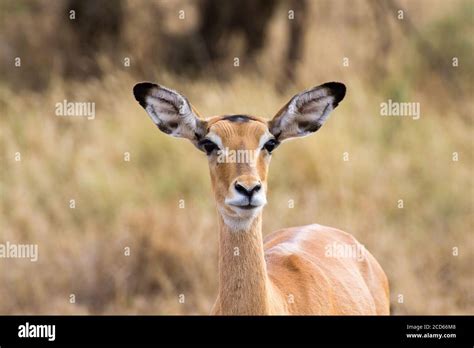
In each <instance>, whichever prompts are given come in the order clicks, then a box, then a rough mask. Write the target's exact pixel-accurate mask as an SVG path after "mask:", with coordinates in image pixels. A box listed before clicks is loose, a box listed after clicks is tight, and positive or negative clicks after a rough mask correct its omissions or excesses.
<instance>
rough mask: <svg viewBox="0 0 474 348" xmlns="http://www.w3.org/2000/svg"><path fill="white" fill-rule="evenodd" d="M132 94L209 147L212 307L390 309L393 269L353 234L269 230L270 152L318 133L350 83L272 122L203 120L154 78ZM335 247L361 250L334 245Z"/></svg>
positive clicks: (168, 128)
mask: <svg viewBox="0 0 474 348" xmlns="http://www.w3.org/2000/svg"><path fill="white" fill-rule="evenodd" d="M133 93H134V95H135V99H136V100H137V101H138V102H139V103H140V105H141V106H142V107H143V108H144V109H145V110H146V111H147V113H148V115H149V116H150V117H151V119H152V120H153V122H154V123H155V125H156V126H157V127H158V128H159V129H160V130H161V131H163V132H164V133H166V134H169V135H172V136H175V137H181V138H186V139H188V140H190V141H191V142H192V143H193V144H194V145H195V146H196V147H197V148H198V149H199V150H201V151H203V152H204V153H205V154H206V155H207V159H208V163H209V169H210V176H211V182H212V188H213V192H214V196H215V200H216V205H217V211H218V226H219V267H218V269H219V289H218V295H217V300H216V302H215V304H214V307H213V308H212V313H213V314H223V315H260V314H335V315H338V314H339V315H341V314H342V315H344V314H389V288H388V281H387V277H386V275H385V273H384V271H383V270H382V268H381V267H380V265H379V264H378V262H377V261H376V260H375V258H374V257H373V256H372V255H371V254H370V253H369V252H368V251H367V250H366V249H365V248H364V247H363V246H362V244H360V243H359V242H358V241H357V240H356V239H355V238H354V237H353V236H352V235H350V234H348V233H346V232H343V231H340V230H337V229H335V228H331V227H326V226H321V225H317V224H314V225H308V226H302V227H293V228H285V229H281V230H279V231H276V232H273V233H272V234H270V235H268V236H267V237H266V238H265V239H264V240H263V238H262V210H263V207H264V206H265V204H266V202H267V201H266V192H267V173H268V166H269V164H270V159H271V156H272V152H273V151H274V150H275V149H276V148H277V147H278V145H279V144H280V143H282V142H284V141H286V140H288V139H291V138H295V137H302V136H306V135H309V134H311V133H313V132H316V131H317V130H318V129H319V128H320V127H321V126H322V125H323V123H324V122H325V121H326V119H327V118H328V116H329V114H330V112H331V111H332V110H333V109H334V108H335V107H336V106H337V105H338V103H339V102H340V101H341V100H342V99H343V98H344V96H345V93H346V87H345V86H344V85H343V84H342V83H337V82H329V83H325V84H323V85H320V86H317V87H314V88H311V89H308V90H306V91H304V92H301V93H299V94H297V95H295V96H294V97H293V98H292V99H291V100H290V101H289V102H288V103H287V104H286V105H285V106H284V107H283V108H282V109H281V110H280V111H279V112H278V113H277V114H276V116H275V117H274V118H273V119H272V120H270V121H267V120H265V119H263V118H259V117H255V116H248V115H230V116H214V117H210V118H206V119H203V118H201V117H199V116H198V114H197V112H196V111H195V109H194V108H193V107H192V106H191V104H190V103H189V102H188V100H187V99H186V98H185V97H184V96H182V95H181V94H179V93H178V92H176V91H174V90H171V89H168V88H165V87H162V86H160V85H157V84H153V83H149V82H144V83H139V84H137V85H135V87H134V88H133ZM229 150H237V151H238V150H248V151H252V152H253V153H254V154H255V155H253V157H254V159H253V161H251V163H250V161H249V163H245V161H244V162H242V161H222V160H218V158H222V156H221V155H222V153H223V152H227V151H229ZM302 185H304V184H303V183H302ZM337 246H339V247H341V250H358V251H360V252H362V256H363V257H360V255H358V257H354V256H353V255H349V254H348V255H345V254H342V255H340V253H337V252H335V253H331V252H329V253H328V248H334V247H337ZM359 254H360V253H359Z"/></svg>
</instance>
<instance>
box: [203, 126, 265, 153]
mask: <svg viewBox="0 0 474 348" xmlns="http://www.w3.org/2000/svg"><path fill="white" fill-rule="evenodd" d="M252 123H254V122H249V123H243V124H242V123H237V124H235V123H231V122H219V123H218V124H217V123H216V124H214V125H212V126H211V127H210V129H209V132H208V133H207V135H206V137H207V138H208V139H209V140H211V141H212V142H214V143H215V144H216V145H218V146H219V147H220V148H225V147H229V148H241V147H245V148H260V147H262V146H263V144H264V143H265V142H266V141H268V139H270V138H271V137H272V135H271V134H270V132H269V131H268V128H267V127H266V126H265V125H263V124H257V123H256V122H255V123H254V124H252Z"/></svg>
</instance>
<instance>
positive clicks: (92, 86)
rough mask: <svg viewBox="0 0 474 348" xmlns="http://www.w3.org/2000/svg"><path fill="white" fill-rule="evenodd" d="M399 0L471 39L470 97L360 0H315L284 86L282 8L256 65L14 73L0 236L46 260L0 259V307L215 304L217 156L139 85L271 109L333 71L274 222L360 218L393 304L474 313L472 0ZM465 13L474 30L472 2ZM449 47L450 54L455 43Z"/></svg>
mask: <svg viewBox="0 0 474 348" xmlns="http://www.w3.org/2000/svg"><path fill="white" fill-rule="evenodd" d="M402 4H403V5H404V6H405V8H406V10H407V13H408V14H409V15H410V16H412V18H416V23H417V26H418V27H419V28H420V31H421V33H422V35H426V37H427V38H428V39H429V40H432V42H433V43H434V44H436V45H440V47H443V46H442V45H443V44H446V42H445V41H441V42H438V41H436V40H437V38H439V37H441V36H440V35H441V34H439V32H440V30H441V33H443V34H445V33H446V30H452V33H453V36H449V37H450V40H451V41H453V42H454V43H453V42H451V43H450V45H451V46H452V47H457V46H455V43H456V42H458V41H459V42H461V43H460V44H459V45H460V46H459V47H463V48H464V51H463V52H465V53H463V54H465V55H464V56H462V57H461V59H460V66H459V67H458V68H452V72H451V73H452V74H453V76H454V79H455V80H456V81H457V83H459V84H460V85H461V86H462V88H463V90H464V91H465V92H466V94H465V95H464V96H463V95H453V94H452V93H451V92H450V91H449V87H448V86H446V82H445V81H443V79H442V78H441V77H440V76H438V75H437V74H436V73H434V72H433V71H431V70H430V69H429V68H428V67H427V65H428V64H427V62H426V59H428V57H423V56H421V55H420V53H419V51H418V50H417V48H416V43H414V42H413V40H412V39H411V38H409V37H406V36H404V35H403V34H402V33H401V32H396V33H397V34H396V35H395V37H394V38H393V40H394V47H392V48H391V50H390V51H388V52H380V51H377V49H376V48H374V44H373V41H374V36H375V35H376V32H375V31H374V28H370V27H368V26H366V25H364V20H363V19H359V21H360V22H358V23H355V24H354V23H351V22H350V21H349V20H348V19H350V18H349V17H348V16H349V14H350V13H353V12H354V11H355V12H356V13H359V14H360V16H361V17H356V18H364V11H368V10H367V3H366V2H363V1H356V2H312V3H311V18H312V20H311V22H310V23H309V24H308V27H307V34H306V39H305V52H304V58H303V59H302V61H300V62H297V63H296V62H295V69H297V71H298V73H297V76H298V79H297V81H296V83H294V84H292V85H290V86H288V87H289V88H288V92H287V93H286V94H285V95H284V96H282V95H279V94H278V93H277V92H275V88H274V80H273V78H272V77H273V76H275V74H274V73H275V72H276V71H278V70H279V68H278V59H277V58H275V57H278V56H279V55H278V54H277V53H278V52H279V50H280V49H281V40H282V37H284V25H285V24H284V19H282V17H279V18H278V16H277V18H275V20H274V23H273V24H272V30H271V35H270V37H271V41H270V42H269V44H268V45H267V47H266V49H265V51H264V52H263V53H262V55H261V56H260V58H259V62H258V67H259V69H258V70H259V72H258V73H257V72H255V71H252V70H251V69H248V68H247V69H242V70H241V71H240V70H236V71H235V72H234V74H232V75H231V77H229V79H228V80H227V81H225V82H223V81H220V80H217V79H214V78H212V77H209V78H200V79H192V78H185V77H182V76H181V77H179V76H174V75H172V74H170V73H169V72H168V71H167V69H166V67H163V66H160V65H159V64H156V66H152V67H150V66H148V67H147V69H151V70H152V71H154V73H153V74H147V75H145V74H143V73H140V72H137V71H135V70H129V69H128V68H125V67H117V65H114V63H111V61H113V60H114V59H115V60H117V59H119V57H116V56H114V55H113V54H110V56H106V57H104V59H103V60H102V61H101V62H100V64H102V68H103V70H104V71H105V72H106V73H105V74H104V76H103V77H102V78H101V79H92V80H87V81H81V82H78V81H76V82H74V81H67V80H65V79H63V78H62V76H61V75H60V74H59V73H57V71H55V70H54V68H51V67H48V66H44V67H43V69H44V70H42V71H41V74H47V71H48V69H50V68H51V69H52V70H51V72H50V73H51V76H49V77H48V78H49V82H48V85H47V87H46V88H45V89H43V90H41V91H40V92H35V91H32V90H29V89H16V88H13V87H12V86H13V85H18V83H19V81H16V82H12V81H11V80H4V81H1V82H0V106H1V117H0V134H1V138H0V144H1V149H2V151H1V152H0V156H1V183H0V193H1V200H0V202H1V203H0V222H1V225H0V227H1V230H0V242H1V243H4V242H5V241H10V242H11V243H37V244H38V245H39V260H38V262H36V263H34V262H30V261H28V260H22V259H0V313H3V314H13V313H44V314H51V313H65V314H78V313H79V314H90V313H100V314H102V313H112V314H129V313H139V314H202V313H208V312H209V310H210V307H211V305H212V303H213V301H214V299H215V295H216V291H217V279H216V276H217V223H216V212H215V207H214V202H213V200H212V195H211V188H210V183H209V179H208V172H207V164H206V159H205V156H204V155H203V154H202V153H200V152H199V151H196V150H195V149H194V147H193V146H192V145H191V144H190V143H187V142H186V141H182V140H177V139H173V138H171V137H167V136H166V135H164V134H163V133H160V132H159V131H158V130H157V129H156V127H154V126H153V124H152V123H151V122H150V120H149V119H148V118H147V116H146V115H145V113H144V112H143V110H142V109H141V108H140V107H139V105H138V104H137V103H136V102H135V100H134V98H133V96H132V93H131V89H132V87H133V85H134V84H135V83H136V82H138V81H141V80H154V81H157V82H159V83H161V84H163V85H165V86H169V87H172V88H175V89H178V90H180V91H181V92H182V93H183V94H185V95H186V96H187V97H188V98H189V100H190V101H191V103H193V104H194V106H195V107H196V108H197V109H198V110H199V111H200V113H201V114H202V115H205V116H211V115H215V114H224V113H227V114H230V113H248V114H255V115H259V116H266V117H269V118H270V117H272V116H273V114H274V113H276V111H277V110H278V109H279V108H280V107H281V106H282V105H283V104H284V103H286V101H287V100H288V99H289V98H290V97H291V95H292V94H294V93H296V92H298V91H299V90H301V89H303V88H307V87H310V86H313V85H318V84H320V83H323V82H327V81H331V80H336V81H341V82H344V83H345V84H346V85H347V87H348V94H347V96H346V99H345V100H344V101H343V102H342V103H341V105H340V106H339V107H338V108H337V109H336V110H335V111H334V112H333V114H332V116H331V117H330V119H329V120H328V122H327V123H326V125H325V126H324V127H323V128H322V129H321V130H320V131H318V132H317V133H316V134H314V135H312V136H311V137H307V138H304V139H300V140H297V141H293V142H288V143H285V144H284V145H282V146H281V147H280V148H279V149H278V150H277V151H275V155H274V158H273V160H272V165H271V168H270V179H269V194H268V200H269V203H268V206H267V207H266V209H265V212H264V231H265V234H266V233H268V232H271V231H272V230H275V229H278V228H282V227H289V226H295V225H304V224H310V223H315V222H317V223H320V224H324V225H329V226H334V227H337V228H340V229H342V230H345V231H348V232H350V233H352V234H354V235H355V236H356V238H357V239H358V240H359V241H360V242H361V243H363V244H364V245H365V246H366V247H367V248H368V249H369V250H370V251H371V252H372V253H373V255H374V256H375V257H376V258H377V259H378V260H379V262H380V264H381V265H382V267H383V268H384V269H385V271H386V273H387V275H388V278H389V280H390V284H391V303H392V312H393V313H395V314H465V313H471V314H472V313H473V312H474V296H473V292H472V284H473V271H472V265H473V264H474V245H473V244H474V243H473V237H472V227H473V191H472V184H473V167H472V161H473V151H472V150H473V147H472V145H473V142H472V119H466V118H465V117H462V116H461V114H466V113H467V114H468V115H469V116H470V117H472V100H471V99H470V98H471V97H472V70H470V67H469V65H468V64H470V63H468V61H469V60H471V63H472V47H474V45H473V40H472V37H471V38H469V37H467V36H466V34H465V33H464V32H458V31H457V29H456V28H457V27H456V26H455V25H456V23H458V22H460V21H461V19H460V18H461V17H462V13H463V12H465V11H467V12H468V13H471V14H472V11H473V6H472V2H465V1H452V2H449V3H445V2H440V1H435V2H431V1H415V2H411V1H410V2H402ZM45 6H46V5H45ZM128 8H129V11H130V12H129V16H130V18H131V19H130V20H131V21H133V18H137V17H136V16H139V11H143V9H140V8H139V6H137V5H134V4H133V2H130V3H128ZM26 15H29V14H26ZM26 15H25V16H26ZM141 15H142V16H143V14H141ZM134 16H135V17H134ZM351 18H352V17H351ZM464 20H465V19H464ZM467 20H468V21H470V26H471V30H472V16H471V19H469V18H468V19H467ZM443 23H448V24H449V23H454V24H452V25H454V26H455V27H454V28H451V27H450V26H449V25H445V24H443ZM462 23H465V22H462ZM468 24H469V23H468ZM32 25H33V24H32ZM34 25H37V23H36V24H34ZM391 25H396V24H393V23H392V24H391ZM439 28H441V29H439ZM446 28H448V29H446ZM127 30H128V32H127V33H128V34H130V32H135V31H137V29H136V28H133V29H132V28H130V29H127ZM433 33H434V34H433ZM437 33H438V34H437ZM28 35H32V34H31V33H29V34H28ZM3 39H5V38H3ZM142 39H143V37H142ZM137 45H142V46H143V42H142V43H137ZM451 46H450V47H451ZM24 50H25V52H29V53H30V55H34V54H35V52H32V51H28V48H27V47H25V48H24ZM38 54H40V55H47V52H44V51H42V52H40V53H38ZM130 54H131V55H132V57H133V52H131V53H130ZM446 54H447V56H446V59H447V64H451V60H450V59H451V58H450V57H451V56H455V55H456V54H458V53H456V52H450V51H448V52H446ZM343 57H349V58H350V65H349V67H344V66H343V65H342V58H343ZM374 60H379V61H380V60H382V61H383V62H384V64H383V65H384V67H385V73H384V75H383V76H379V77H378V76H377V74H375V73H374V70H373V69H371V67H372V65H373V64H374ZM24 61H26V62H27V59H24ZM230 61H232V60H230ZM132 62H133V63H132V64H135V65H139V64H142V62H141V61H140V60H132ZM464 63H465V65H464ZM25 64H28V63H25ZM143 64H151V62H150V61H149V60H148V61H146V60H144V61H143ZM12 69H13V68H12ZM38 73H39V72H38ZM11 74H13V75H14V74H15V72H11ZM18 74H21V73H20V72H18ZM21 78H27V76H25V75H22V76H21ZM32 78H33V77H32ZM389 98H391V99H396V98H401V100H402V101H414V102H420V104H421V118H420V119H419V120H412V119H411V118H396V117H382V116H380V114H379V105H380V103H381V102H384V101H386V100H387V99H389ZM64 99H67V100H69V101H93V102H95V103H96V118H95V119H94V120H90V121H88V120H85V119H83V118H68V117H57V116H55V113H54V112H55V104H56V103H58V102H62V101H63V100H64ZM17 152H20V153H21V161H15V154H16V153H17ZM126 152H128V153H129V154H130V161H125V160H124V153H126ZM345 152H347V153H348V155H349V161H344V160H343V154H344V153H345ZM453 152H457V153H458V154H459V161H453V160H452V156H453ZM71 199H74V200H75V201H76V208H75V209H70V207H69V201H70V200H71ZM400 199H402V200H403V202H404V207H403V209H400V208H399V207H398V201H399V200H400ZM181 200H184V204H185V207H184V209H181V208H180V203H182V202H183V201H181ZM289 200H293V201H294V208H289V206H288V201H289ZM126 248H130V255H129V256H127V255H125V250H127V249H126ZM453 248H458V251H459V254H458V255H457V256H455V255H453ZM71 294H74V295H75V300H76V301H75V303H70V296H71ZM180 295H184V299H185V301H184V303H181V302H183V301H180V299H182V298H183V297H180ZM402 298H403V300H402Z"/></svg>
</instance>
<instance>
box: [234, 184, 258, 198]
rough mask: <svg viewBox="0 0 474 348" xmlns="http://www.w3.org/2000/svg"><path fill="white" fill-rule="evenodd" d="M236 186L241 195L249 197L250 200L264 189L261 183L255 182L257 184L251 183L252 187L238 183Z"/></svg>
mask: <svg viewBox="0 0 474 348" xmlns="http://www.w3.org/2000/svg"><path fill="white" fill-rule="evenodd" d="M234 186H235V190H236V191H237V192H239V193H241V194H243V195H244V196H247V197H249V198H252V195H253V194H254V193H255V192H258V191H260V189H261V188H262V184H261V183H260V181H258V182H255V183H251V184H250V185H248V184H247V185H245V184H244V183H241V182H238V181H236V182H235V184H234Z"/></svg>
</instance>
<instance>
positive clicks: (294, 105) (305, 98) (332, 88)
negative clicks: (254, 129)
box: [268, 82, 346, 141]
mask: <svg viewBox="0 0 474 348" xmlns="http://www.w3.org/2000/svg"><path fill="white" fill-rule="evenodd" d="M345 94H346V86H344V84H342V83H339V82H328V83H325V84H323V85H321V86H317V87H313V88H311V89H308V90H306V91H304V92H301V93H299V94H297V95H295V96H294V97H293V98H291V100H290V101H289V102H288V103H287V104H286V105H285V106H284V107H283V108H282V109H281V110H280V111H279V112H278V113H277V114H276V116H275V117H274V118H273V119H272V120H271V121H270V122H269V124H268V128H269V129H270V132H271V133H272V134H273V135H274V136H275V137H276V138H277V139H278V140H279V141H283V140H285V139H289V138H293V137H303V136H306V135H309V134H311V133H313V132H316V131H317V130H318V129H319V128H321V126H322V125H323V123H324V122H325V121H326V119H327V118H328V116H329V114H330V112H331V111H332V110H333V109H334V108H335V107H336V106H337V105H338V104H339V102H340V101H341V100H342V99H344V96H345Z"/></svg>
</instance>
